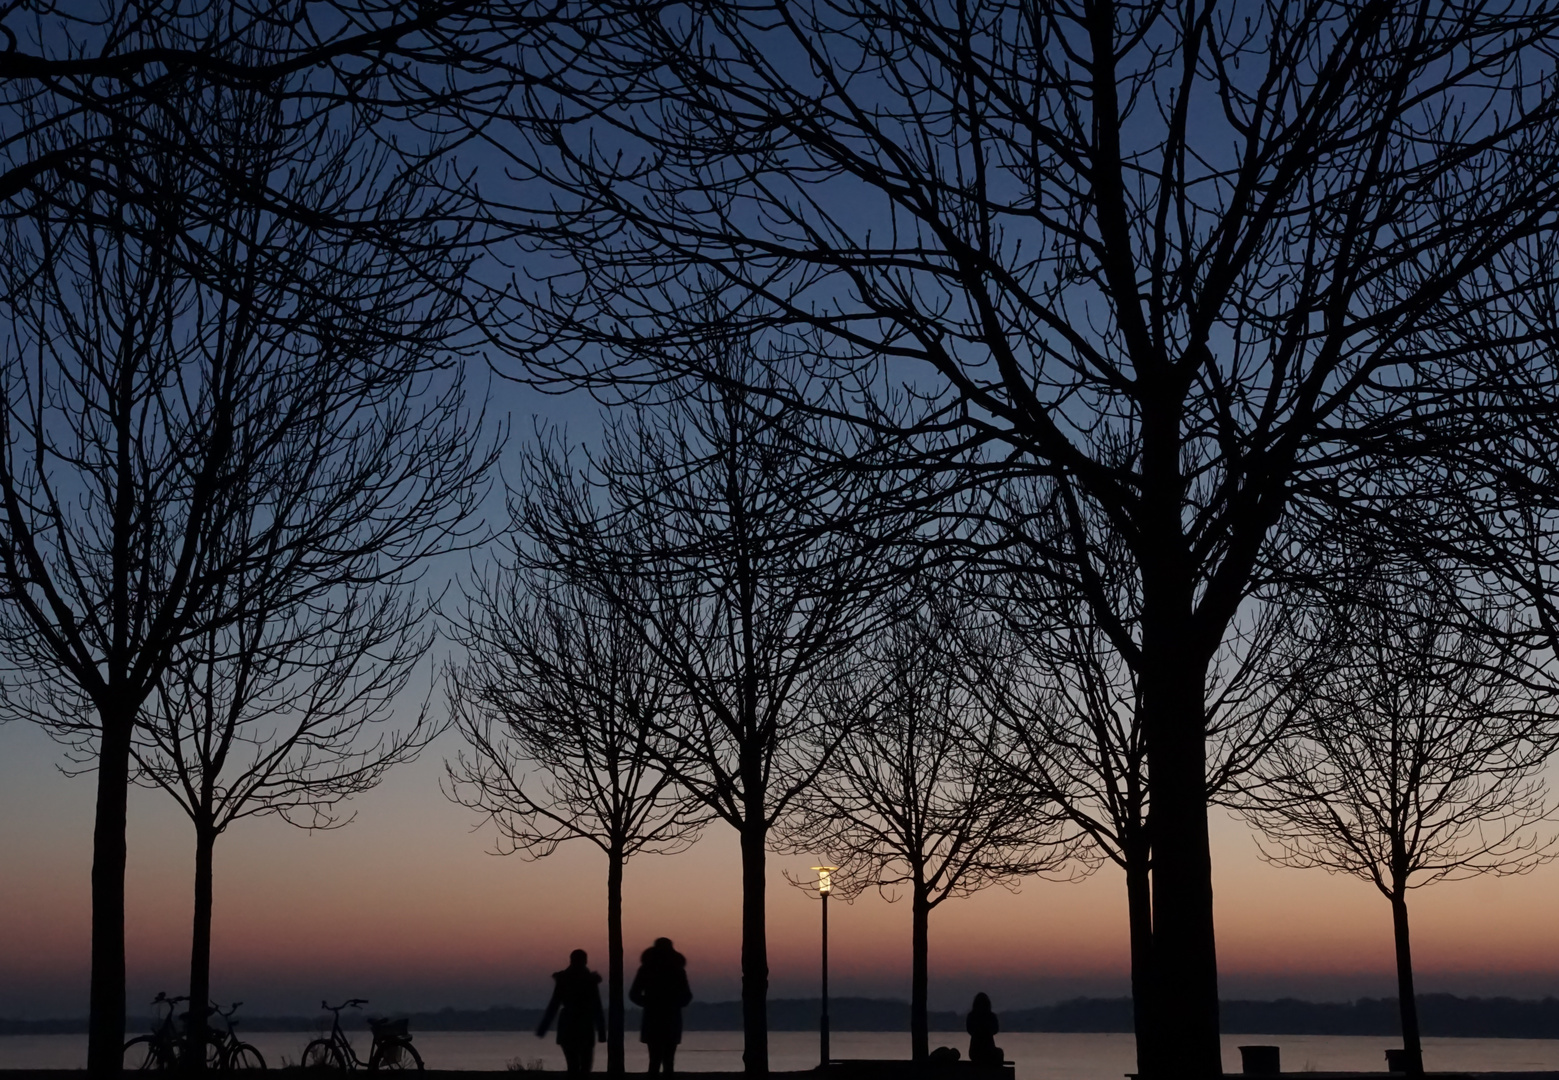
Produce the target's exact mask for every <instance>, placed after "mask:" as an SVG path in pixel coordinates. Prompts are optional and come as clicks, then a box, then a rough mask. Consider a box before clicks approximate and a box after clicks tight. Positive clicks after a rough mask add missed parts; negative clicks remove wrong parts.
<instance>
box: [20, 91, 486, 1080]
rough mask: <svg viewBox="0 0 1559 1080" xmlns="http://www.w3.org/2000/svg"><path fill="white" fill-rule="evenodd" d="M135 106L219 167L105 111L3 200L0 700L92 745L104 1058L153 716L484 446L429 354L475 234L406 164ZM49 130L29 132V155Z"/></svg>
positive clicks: (110, 1064)
mask: <svg viewBox="0 0 1559 1080" xmlns="http://www.w3.org/2000/svg"><path fill="white" fill-rule="evenodd" d="M82 122H83V123H85V122H86V121H82ZM139 124H140V126H143V127H156V126H167V125H172V126H177V127H179V128H181V129H182V130H183V131H184V132H185V133H189V132H198V133H199V134H198V137H199V138H200V139H201V140H202V141H203V143H204V144H205V145H207V146H208V147H210V148H212V153H214V154H216V153H219V154H220V155H221V156H222V158H223V161H224V163H225V167H224V170H223V171H222V172H221V173H220V174H214V173H213V172H212V171H210V170H207V169H204V168H202V167H200V166H199V165H198V164H194V163H192V162H191V161H190V160H189V159H188V157H186V156H185V155H184V154H182V153H180V152H177V151H176V150H175V149H173V148H171V145H170V143H169V142H167V141H166V140H163V141H159V140H152V139H142V138H140V137H139V136H138V135H137V133H136V131H135V130H132V129H131V128H130V127H129V126H128V125H123V126H118V125H113V124H105V127H104V129H103V130H102V131H101V132H100V135H101V139H100V143H99V144H100V146H101V147H102V148H103V149H104V156H102V157H100V158H96V159H94V165H93V171H92V172H91V175H90V176H76V175H74V174H70V175H65V176H63V177H55V178H53V179H52V180H51V181H50V183H49V185H48V186H47V187H46V188H37V189H29V190H28V192H27V194H26V196H25V198H24V200H23V202H22V203H21V204H20V205H19V206H18V207H15V208H13V209H14V210H15V212H14V213H13V214H12V215H11V216H10V217H9V218H8V219H7V220H6V223H5V231H4V235H3V247H4V257H3V260H0V261H3V264H4V274H5V292H6V295H7V296H8V298H9V300H10V303H9V306H8V308H7V311H6V318H5V324H4V332H3V337H0V350H3V355H0V385H3V403H4V407H3V411H0V439H3V443H0V583H3V592H4V598H5V604H4V606H3V608H0V652H3V655H4V657H5V660H6V663H7V665H8V670H7V671H6V673H5V674H6V682H7V687H6V691H7V692H6V696H5V698H4V706H5V708H6V711H7V712H8V713H9V714H11V715H25V716H28V717H31V718H34V719H37V720H40V721H42V722H43V723H45V724H47V725H49V726H50V727H51V728H52V729H54V730H55V731H57V732H60V733H61V734H62V735H63V737H65V738H66V739H67V740H69V741H71V742H72V743H73V744H74V745H76V746H77V747H78V748H79V747H80V746H81V745H83V740H85V742H86V743H89V744H90V745H91V747H92V748H93V753H94V762H95V769H96V774H97V791H98V795H97V807H96V819H95V826H94V829H95V833H94V844H93V850H94V855H93V872H92V896H93V900H92V909H93V916H92V918H93V929H92V940H93V946H92V950H93V979H92V1004H91V1016H92V1019H91V1039H90V1049H89V1054H88V1057H89V1065H90V1067H91V1068H92V1069H93V1070H94V1071H96V1072H108V1071H113V1070H114V1069H117V1067H118V1063H119V1058H120V1047H121V1043H122V1040H123V1038H124V922H123V912H124V866H125V834H124V826H125V800H126V792H127V786H128V783H129V779H130V768H131V747H132V743H133V738H134V733H135V731H136V725H137V723H138V722H139V720H140V718H141V716H142V712H143V708H144V706H145V705H146V703H147V702H148V700H149V699H150V698H151V697H152V696H153V694H154V693H155V692H156V691H157V689H158V687H159V686H166V688H167V689H168V690H169V691H170V692H175V691H174V690H173V684H170V683H166V681H165V680H166V679H167V678H168V677H169V676H170V675H171V674H172V665H174V664H175V662H176V661H178V660H179V658H180V657H181V656H184V657H199V656H200V655H202V650H204V649H209V648H216V647H219V646H222V645H223V642H224V641H225V640H226V639H225V638H224V636H223V635H224V634H225V633H226V632H227V628H229V627H232V626H234V625H235V624H237V623H239V622H240V621H241V620H243V619H245V618H250V617H252V616H253V615H254V614H255V613H256V612H257V611H262V610H264V611H270V612H280V613H287V612H298V613H302V612H303V611H305V610H308V609H312V610H313V611H314V614H315V615H316V616H317V617H319V618H322V619H323V618H326V617H327V616H326V615H325V612H326V611H327V610H328V609H329V608H330V607H331V605H332V604H335V603H340V602H344V601H346V600H348V599H350V598H351V597H352V596H353V593H354V590H357V589H360V588H361V589H366V588H369V587H370V586H374V585H378V586H382V587H383V588H385V589H395V588H398V587H402V586H410V585H411V584H413V582H414V580H415V567H416V565H417V564H418V563H419V561H420V560H421V559H422V558H423V557H425V556H427V555H429V554H431V553H433V552H436V551H439V550H443V549H445V548H447V547H448V546H449V545H450V544H451V543H452V542H453V540H454V539H455V538H456V537H458V535H459V533H460V530H461V528H462V527H463V526H462V522H464V521H465V520H466V519H467V517H468V514H469V512H470V510H471V509H472V507H473V506H474V504H475V501H476V500H477V499H478V497H479V495H480V491H479V490H478V481H479V478H480V476H481V474H482V472H483V470H484V469H485V467H486V465H487V463H488V461H489V460H490V454H488V453H487V452H485V451H484V450H483V449H482V447H481V445H480V443H479V442H478V441H477V440H476V438H475V437H474V436H475V432H474V431H473V430H472V429H471V426H470V421H471V417H470V416H469V414H468V412H467V410H466V408H465V406H464V397H463V389H462V380H461V378H460V372H459V369H458V366H456V365H454V364H452V363H451V362H450V358H449V356H448V354H447V352H446V351H445V348H446V346H445V343H446V341H447V339H448V336H449V335H450V334H451V332H452V331H453V329H454V323H453V321H452V318H451V310H452V298H451V291H450V289H449V284H450V282H451V281H452V280H453V279H454V278H455V277H457V276H458V275H459V274H460V272H461V271H462V269H463V266H462V263H461V260H460V258H459V257H458V254H457V253H458V252H459V250H460V247H461V244H462V243H463V238H462V236H461V234H460V233H459V232H447V231H445V230H442V229H440V228H439V227H438V226H437V224H436V222H437V219H438V217H439V216H440V215H439V212H438V206H437V204H434V203H430V202H429V201H428V199H427V198H426V195H425V193H423V192H421V191H419V190H418V183H419V179H420V178H419V177H418V176H417V175H416V174H398V173H396V172H394V171H393V170H389V169H387V168H385V159H384V157H383V156H382V155H377V156H376V155H375V154H374V153H373V152H372V151H370V150H369V149H368V148H366V147H364V146H363V145H361V144H356V143H354V142H353V141H352V138H351V135H352V133H351V132H347V131H340V130H330V129H328V128H323V127H319V126H314V125H310V124H308V123H306V122H301V121H300V117H298V116H297V115H295V114H293V113H291V112H289V110H288V107H287V98H286V96H285V95H284V94H281V95H279V94H271V93H267V92H258V91H247V90H229V89H224V88H221V87H213V86H210V85H208V84H205V83H202V82H200V81H198V80H190V81H187V82H185V83H182V84H180V85H179V87H177V88H173V87H170V88H167V89H166V92H165V93H164V94H162V95H160V97H159V100H158V102H157V104H156V107H155V108H148V109H147V110H146V112H145V113H144V114H142V115H140V116H139ZM57 135H59V129H54V128H49V127H43V128H40V129H38V135H37V137H38V140H39V145H38V146H37V151H38V153H39V154H46V153H49V152H50V151H51V149H52V148H53V147H54V146H55V145H57V144H55V143H53V142H51V141H50V140H51V139H53V138H55V137H56V136H57ZM109 150H112V151H113V153H112V154H111V155H109V154H108V151H109ZM244 177H252V178H255V183H257V184H264V185H273V186H274V187H276V188H277V189H278V190H279V191H282V192H284V193H287V194H288V196H289V198H291V199H292V200H293V201H294V202H295V203H296V204H299V205H302V204H306V203H308V202H309V201H310V200H313V199H322V200H326V201H328V200H330V199H332V198H335V197H336V196H338V195H339V196H340V197H341V198H344V199H351V198H356V197H360V196H362V195H364V193H365V192H367V191H370V190H371V191H373V192H374V203H375V209H374V211H373V212H374V215H376V220H377V222H378V226H377V228H378V229H379V230H380V231H381V232H382V233H383V236H384V237H385V238H386V239H388V238H391V237H393V238H396V239H397V240H398V241H399V242H400V243H398V244H392V243H388V242H386V243H383V244H381V243H380V242H379V239H380V238H379V237H376V236H374V235H373V229H369V230H368V231H367V232H366V233H358V232H346V233H342V232H337V231H333V230H331V229H328V228H316V227H314V226H312V225H308V224H303V223H301V222H300V221H299V215H297V214H278V213H273V212H270V211H268V210H267V209H266V208H264V207H263V206H257V205H255V203H254V201H253V200H252V199H249V198H247V197H246V196H247V194H249V193H248V192H247V191H246V190H243V184H241V183H238V182H236V181H235V178H240V179H241V178H244ZM408 249H409V250H410V251H412V252H414V253H415V254H416V259H415V261H412V260H409V259H407V258H405V257H403V254H402V252H404V251H406V250H408ZM259 594H265V595H263V596H262V595H259ZM361 595H362V594H359V596H361ZM209 658H210V659H211V660H218V659H223V660H224V662H225V658H224V657H223V656H222V654H220V653H210V654H209ZM196 1014H197V1015H198V1014H199V1010H198V1009H197V1010H196Z"/></svg>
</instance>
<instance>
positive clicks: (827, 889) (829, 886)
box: [812, 866, 839, 1069]
mask: <svg viewBox="0 0 1559 1080" xmlns="http://www.w3.org/2000/svg"><path fill="white" fill-rule="evenodd" d="M812 869H813V870H815V871H816V872H817V895H818V896H820V897H821V898H822V900H823V1012H822V1015H820V1016H819V1017H818V1022H817V1023H818V1036H819V1042H820V1047H819V1049H820V1052H821V1054H822V1058H823V1061H822V1068H824V1069H827V1068H828V894H829V893H831V892H833V891H834V885H833V879H832V876H831V875H832V874H833V872H834V871H835V870H837V869H839V867H837V866H814V867H813V868H812Z"/></svg>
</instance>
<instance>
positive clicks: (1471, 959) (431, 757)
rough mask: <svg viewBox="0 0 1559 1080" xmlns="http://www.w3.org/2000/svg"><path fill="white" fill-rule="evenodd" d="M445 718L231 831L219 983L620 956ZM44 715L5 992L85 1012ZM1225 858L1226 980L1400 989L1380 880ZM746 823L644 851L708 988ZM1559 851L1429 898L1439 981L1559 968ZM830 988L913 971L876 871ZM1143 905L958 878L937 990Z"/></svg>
mask: <svg viewBox="0 0 1559 1080" xmlns="http://www.w3.org/2000/svg"><path fill="white" fill-rule="evenodd" d="M455 749H456V739H455V737H454V736H453V735H445V736H444V737H443V738H441V739H440V740H439V741H438V742H437V743H435V744H434V745H433V747H432V748H431V749H430V750H429V752H428V753H427V754H426V755H424V757H423V758H422V759H421V760H420V761H418V762H417V763H415V764H413V765H411V766H409V767H407V768H404V769H402V770H401V771H400V772H399V773H396V774H392V776H391V778H390V779H389V780H388V781H387V782H386V783H385V784H384V785H383V786H382V787H381V788H380V789H378V790H376V791H374V792H372V793H370V794H368V795H367V796H364V797H362V798H360V799H358V800H357V801H356V804H355V808H356V810H357V812H358V817H357V820H356V821H355V822H354V823H353V824H351V825H349V826H347V827H346V828H343V829H341V830H339V831H337V832H334V833H314V834H309V833H305V832H302V831H299V830H296V829H293V828H291V827H289V826H287V825H285V824H283V823H281V822H278V821H274V820H260V821H246V822H240V823H239V824H238V825H236V826H235V827H234V829H233V831H232V832H231V833H230V834H229V835H227V836H225V837H224V838H223V839H222V840H221V842H220V843H219V845H218V847H217V864H216V909H215V930H214V933H215V945H214V955H213V981H212V987H213V992H214V994H215V995H216V996H217V997H218V998H220V999H222V1000H225V1001H231V1000H234V999H242V1000H243V1001H244V1002H245V1005H244V1010H245V1012H247V1013H249V1014H250V1015H260V1014H267V1013H278V1012H303V1013H307V1012H309V1011H310V1010H311V1009H313V1008H314V1007H315V1006H316V1005H317V1004H318V1002H319V999H320V998H321V997H327V996H328V997H331V998H341V997H347V996H350V995H358V996H362V997H366V998H369V999H370V1000H372V1001H373V1002H374V1004H375V1005H382V1006H383V1007H385V1008H402V1009H413V1008H427V1007H440V1006H443V1005H456V1006H474V1007H485V1006H487V1005H493V1004H503V1003H513V1004H521V1005H526V1004H529V1005H535V1004H541V1003H543V1002H544V1000H545V995H546V992H547V991H548V989H549V986H548V980H547V978H546V975H547V973H548V972H551V971H553V970H555V969H557V968H559V967H562V966H563V964H564V963H565V962H566V959H567V953H568V951H569V950H570V949H572V948H576V947H583V948H585V949H588V950H589V951H590V952H591V962H592V965H593V966H604V960H605V956H604V949H605V939H606V932H605V915H604V911H605V903H604V880H603V879H604V874H605V858H604V856H602V855H601V854H599V853H598V852H596V851H594V850H593V849H590V848H587V847H584V846H582V845H579V844H574V845H571V846H565V847H563V848H561V849H560V850H559V851H558V852H557V853H556V854H555V855H553V856H551V857H549V858H547V859H544V860H542V861H539V862H525V861H522V860H521V859H519V858H516V857H512V856H511V857H507V858H495V857H493V856H491V855H489V854H487V851H488V850H489V848H490V846H491V843H492V839H493V836H492V833H491V831H490V829H489V830H478V831H474V832H473V831H472V826H473V824H474V822H473V820H472V817H471V815H470V814H469V813H468V812H467V811H465V810H463V809H461V808H460V807H458V806H455V805H453V804H451V803H449V802H447V801H446V800H445V799H444V797H443V795H442V794H440V792H439V788H438V781H439V778H440V775H441V771H442V762H443V759H444V758H445V757H446V756H452V755H453V754H454V752H455ZM59 760H60V756H59V753H58V750H57V748H56V747H55V745H54V744H53V743H51V742H50V741H49V740H48V739H47V738H46V737H45V736H44V735H43V734H42V733H41V732H40V731H38V730H36V729H32V728H28V727H24V726H21V725H18V724H11V725H8V726H6V727H4V728H0V822H3V823H4V824H3V826H0V867H3V868H4V869H3V871H0V912H3V922H0V1016H3V1017H14V1018H42V1017H54V1016H81V1015H84V1014H85V1012H86V989H87V960H88V888H87V886H88V872H89V868H90V865H91V807H92V798H93V788H94V785H93V782H92V779H91V778H90V777H79V778H76V779H69V778H66V777H65V776H62V775H61V774H60V773H59V772H58V771H56V770H55V769H54V767H53V765H54V763H55V762H57V761H59ZM1214 823H1215V824H1214V830H1215V831H1214V840H1213V843H1214V849H1213V858H1214V884H1215V888H1216V892H1217V904H1218V908H1217V911H1218V935H1219V936H1218V948H1219V965H1220V970H1221V975H1222V981H1221V986H1222V991H1223V996H1225V997H1242V996H1252V997H1277V996H1282V995H1295V996H1302V997H1310V998H1334V999H1335V998H1348V997H1351V996H1359V995H1389V994H1391V992H1392V989H1393V981H1392V979H1393V977H1392V967H1391V962H1392V960H1391V936H1390V919H1389V911H1388V908H1387V905H1386V902H1385V900H1383V899H1382V898H1381V897H1380V896H1379V895H1378V894H1376V893H1375V892H1374V890H1373V888H1371V887H1370V886H1368V885H1366V884H1364V883H1363V882H1359V881H1355V880H1353V879H1345V878H1338V877H1333V876H1330V875H1327V874H1325V873H1322V872H1320V871H1300V870H1288V869H1280V868H1274V867H1270V866H1267V865H1265V864H1263V863H1262V862H1260V861H1259V859H1258V858H1257V856H1256V851H1255V847H1254V844H1253V842H1252V839H1251V833H1250V831H1249V830H1248V829H1247V828H1246V826H1244V825H1243V824H1242V823H1240V822H1237V821H1231V820H1228V819H1227V818H1225V817H1223V816H1222V815H1221V814H1219V813H1218V812H1216V811H1215V815H1214ZM129 849H130V864H129V880H128V893H129V905H128V912H127V922H128V929H129V957H128V960H129V980H130V982H129V987H130V988H129V1005H130V1012H131V1015H139V1014H141V1013H143V1012H144V1011H145V1006H146V1002H147V1001H148V1000H149V999H150V998H151V997H152V996H153V995H154V994H155V993H156V992H157V991H158V990H163V989H166V990H167V991H168V992H169V993H179V992H182V990H183V987H184V986H185V985H186V984H187V977H188V951H189V913H190V910H191V898H190V880H191V879H190V867H191V853H190V851H191V840H190V830H189V827H188V825H187V823H186V821H185V820H184V819H183V818H182V817H181V816H180V814H179V811H178V810H177V809H176V808H175V807H174V805H173V803H172V801H171V800H169V799H168V798H167V797H166V796H165V795H163V794H161V793H160V792H151V791H140V790H137V791H133V792H132V795H131V803H130V836H129ZM809 862H810V860H808V859H807V858H805V857H799V856H798V857H790V856H778V855H776V856H773V857H772V858H771V861H770V877H769V882H770V887H769V897H770V915H769V934H770V937H769V948H770V966H771V969H772V973H773V974H772V978H773V986H772V993H773V995H774V996H781V997H783V996H799V995H814V994H815V993H816V979H817V964H818V958H817V951H818V927H817V903H816V901H815V900H814V899H808V898H807V897H805V896H803V895H802V894H801V893H799V892H798V891H797V890H796V889H795V888H793V887H792V886H790V885H788V884H786V882H785V881H784V880H783V878H782V877H781V876H780V872H781V871H782V870H784V869H790V870H792V871H793V872H794V871H800V872H803V873H804V872H805V869H806V867H807V866H808V865H809ZM737 880H738V861H737V849H736V845H735V843H734V842H733V839H732V837H731V835H729V829H728V828H726V827H725V826H721V825H718V824H717V825H715V826H712V827H711V828H710V829H709V831H708V832H707V833H706V836H705V838H704V839H703V840H702V841H701V842H700V843H699V844H698V845H697V846H696V847H695V848H693V849H692V850H691V851H690V852H688V853H686V854H683V855H679V856H672V857H644V858H641V859H638V860H636V861H634V862H632V863H630V864H629V868H628V876H627V890H626V892H627V895H626V908H627V910H626V916H625V917H626V936H627V942H628V949H629V957H630V960H632V959H634V958H635V957H636V955H637V952H638V951H639V950H640V949H641V948H643V947H645V946H646V945H648V944H649V942H650V940H651V939H652V938H653V937H655V936H657V935H662V934H664V935H667V936H670V937H671V938H673V939H674V940H675V941H676V944H677V947H678V948H679V949H681V950H683V951H685V952H686V954H687V956H688V959H689V971H690V976H691V980H692V985H693V989H694V992H695V994H696V996H697V997H698V998H700V999H702V1000H725V999H732V998H735V997H736V996H737V994H738V989H739V981H738V966H737V961H738V928H739V921H738V900H739V892H738V888H737ZM1556 895H1559V867H1554V866H1548V867H1544V868H1541V869H1539V870H1538V871H1536V872H1535V873H1533V874H1531V875H1529V876H1526V877H1519V878H1504V879H1492V878H1491V879H1484V880H1479V881H1471V882H1460V883H1456V882H1453V883H1449V884H1444V885H1439V886H1435V887H1433V888H1429V889H1426V890H1422V891H1420V892H1418V893H1417V894H1415V896H1414V899H1413V903H1414V908H1413V919H1414V925H1413V929H1414V936H1415V940H1414V946H1415V959H1416V961H1417V968H1418V973H1419V986H1420V992H1434V991H1438V990H1445V991H1452V992H1459V993H1477V994H1486V995H1487V994H1511V995H1516V996H1522V997H1528V996H1541V995H1544V994H1552V993H1559V919H1556V918H1555V917H1554V897H1555V896H1556ZM830 923H831V926H830V930H831V934H830V937H831V950H832V965H831V968H832V976H833V992H834V993H836V994H866V995H875V996H892V997H899V998H907V997H908V990H909V987H908V983H909V978H908V972H909V913H908V910H907V905H906V904H905V903H902V902H901V903H898V904H888V903H886V902H884V901H883V900H882V899H881V898H880V897H878V896H877V895H876V894H875V893H869V894H867V895H866V896H864V897H862V898H861V899H860V900H858V901H857V902H856V903H855V904H854V905H853V906H848V907H847V906H845V905H843V904H835V905H834V908H833V911H832V912H831V913H830ZM1125 942H1126V919H1125V905H1124V888H1123V885H1122V880H1121V877H1120V875H1119V873H1118V872H1117V871H1115V870H1114V869H1113V868H1106V869H1103V870H1101V871H1100V872H1099V873H1098V874H1097V875H1095V876H1094V877H1093V878H1092V879H1090V880H1088V881H1085V882H1083V883H1081V884H1067V883H1052V882H1048V881H1042V880H1034V881H1030V882H1028V883H1027V884H1025V885H1024V887H1023V888H1022V890H1021V892H1020V893H1018V894H1017V895H1011V894H1009V893H1006V892H1005V891H1003V890H1000V889H996V890H992V891H990V892H988V893H985V894H981V895H980V896H977V897H974V898H972V899H969V900H963V901H956V900H955V901H948V902H947V903H946V904H945V905H944V906H943V907H941V908H939V909H938V910H937V911H936V912H935V913H934V914H933V916H932V922H931V1004H932V1006H933V1007H955V1006H956V1007H963V1004H964V1002H965V1001H966V1000H967V998H968V996H969V995H970V994H971V993H972V992H973V991H974V990H976V989H986V990H989V991H990V992H991V993H992V995H993V996H994V997H995V998H996V1000H997V1002H998V1004H999V1005H1000V1006H1003V1007H1007V1008H1014V1007H1018V1006H1021V1005H1027V1004H1037V1003H1041V1002H1045V1001H1051V1000H1055V999H1058V998H1064V997H1068V996H1072V995H1076V994H1105V995H1124V994H1125V993H1126V992H1127V988H1128V987H1127V977H1126V971H1127V966H1126V943H1125Z"/></svg>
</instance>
